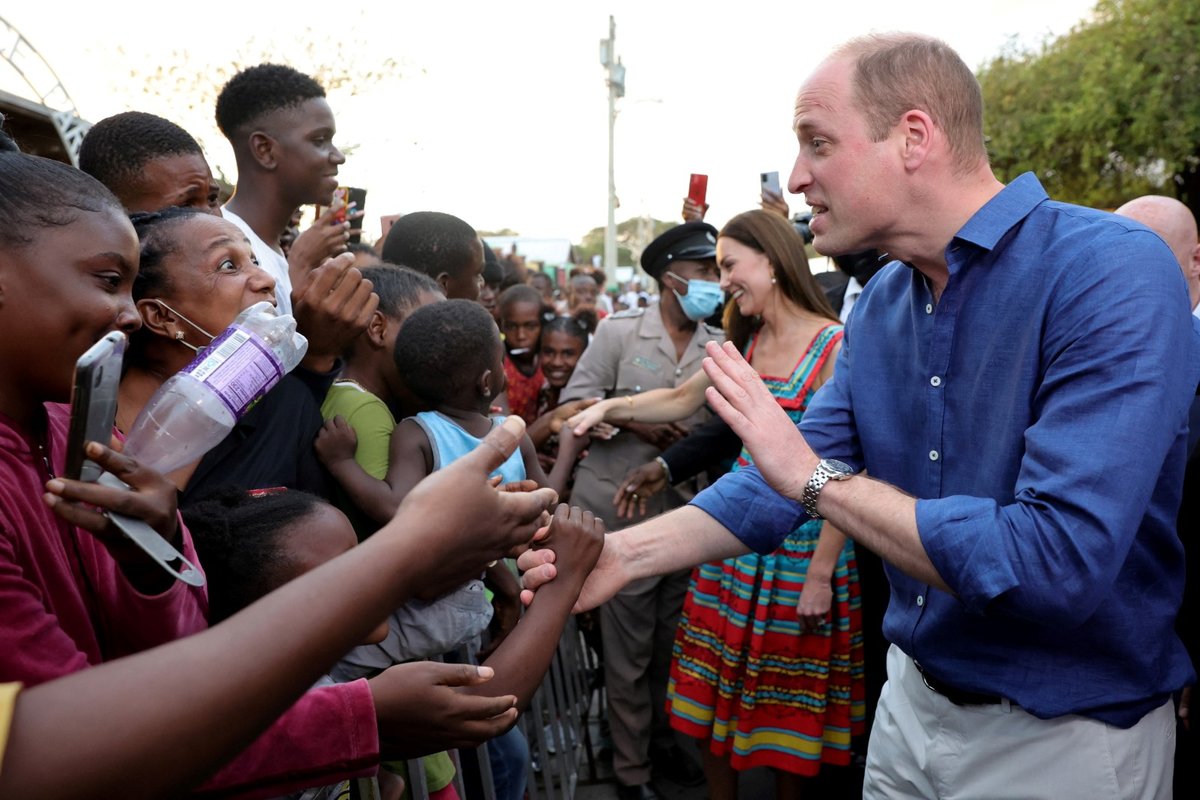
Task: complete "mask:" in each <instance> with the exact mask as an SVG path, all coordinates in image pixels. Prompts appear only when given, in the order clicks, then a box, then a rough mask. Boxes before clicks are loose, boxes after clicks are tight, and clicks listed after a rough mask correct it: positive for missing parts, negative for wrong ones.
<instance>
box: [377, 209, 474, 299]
mask: <svg viewBox="0 0 1200 800" xmlns="http://www.w3.org/2000/svg"><path fill="white" fill-rule="evenodd" d="M483 249H484V248H483V242H482V241H480V239H479V234H477V233H476V232H475V229H474V228H472V227H471V226H470V225H468V224H467V223H465V222H463V221H462V220H461V219H459V218H458V217H456V216H454V215H453V214H443V213H442V212H440V211H415V212H413V213H412V214H405V215H404V216H403V217H401V218H400V219H398V220H396V222H395V224H394V225H392V227H391V228H390V229H389V230H388V234H387V238H386V239H384V242H383V260H384V261H386V262H387V263H389V264H398V265H399V266H402V267H408V268H409V269H415V270H416V271H417V272H424V273H425V274H426V275H428V276H429V277H431V278H433V280H434V281H435V282H436V283H437V284H438V286H440V287H441V289H442V293H443V294H445V295H446V299H447V300H470V301H472V302H475V301H478V300H479V290H480V288H482V286H483Z"/></svg>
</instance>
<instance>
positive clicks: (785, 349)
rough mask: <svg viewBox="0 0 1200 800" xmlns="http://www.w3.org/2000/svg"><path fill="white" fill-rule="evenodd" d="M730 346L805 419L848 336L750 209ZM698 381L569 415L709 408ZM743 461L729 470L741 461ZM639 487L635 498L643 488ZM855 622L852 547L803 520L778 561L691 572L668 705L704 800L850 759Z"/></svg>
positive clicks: (751, 558) (743, 218)
mask: <svg viewBox="0 0 1200 800" xmlns="http://www.w3.org/2000/svg"><path fill="white" fill-rule="evenodd" d="M717 262H718V266H719V267H720V270H721V285H722V288H724V289H725V290H726V291H727V292H729V294H730V296H731V300H730V302H729V304H728V306H727V307H726V310H725V331H726V335H727V336H728V338H729V340H730V341H732V342H733V343H734V344H735V345H736V346H737V347H738V349H739V350H741V351H742V352H744V353H745V354H746V357H747V360H748V361H749V362H750V364H751V366H753V367H754V368H755V370H756V371H757V372H758V373H759V375H761V376H762V377H763V380H764V382H765V383H766V384H767V386H768V387H769V388H770V389H771V392H772V394H774V395H775V397H776V398H777V399H778V401H779V403H780V405H781V406H783V407H784V409H785V410H787V412H788V413H789V415H790V416H791V417H792V418H793V419H795V420H797V421H799V419H800V417H801V415H803V413H804V409H805V408H806V407H807V405H808V402H809V400H810V399H811V398H812V395H813V393H814V392H815V391H816V390H817V389H818V388H819V387H820V386H821V384H822V383H824V381H825V380H827V379H828V378H829V377H830V376H831V375H832V374H833V365H834V361H835V359H836V357H837V352H838V349H839V347H840V345H841V340H842V328H841V326H840V325H839V324H838V320H837V317H836V315H835V314H834V313H833V310H832V309H831V308H830V307H829V304H828V302H827V301H826V300H825V296H824V294H823V293H822V292H821V290H820V288H819V287H818V286H817V283H816V281H815V280H814V279H813V277H812V273H811V272H810V271H809V268H808V261H807V259H806V257H805V254H804V243H803V240H802V239H801V238H800V236H799V234H797V233H796V231H795V230H794V229H793V228H792V226H791V225H790V224H788V223H787V221H786V220H784V219H783V218H782V217H780V216H778V215H776V214H773V213H771V212H767V211H749V212H746V213H744V214H740V215H738V216H736V217H734V218H733V219H732V220H730V221H729V223H728V224H726V226H725V228H724V229H723V230H722V231H721V233H720V236H719V238H718V240H717ZM706 386H707V378H706V377H705V376H704V374H703V373H699V374H698V375H697V376H696V377H695V378H694V379H692V380H689V381H688V382H687V383H685V384H684V385H683V386H681V387H679V388H678V389H675V390H659V391H656V392H647V393H645V394H642V395H638V396H636V397H635V398H634V400H633V401H632V402H629V401H627V402H624V403H621V404H620V405H618V404H616V403H612V404H609V405H605V404H606V403H608V401H603V402H602V403H599V404H597V405H596V406H593V407H592V408H591V409H588V410H586V411H584V412H582V413H581V414H580V415H579V416H578V417H576V418H575V419H572V420H571V424H576V425H578V426H579V427H584V426H585V425H590V424H593V423H594V422H595V421H598V420H599V419H604V420H605V421H608V422H612V423H615V424H619V423H620V422H622V421H627V420H629V419H631V418H632V419H636V420H638V421H639V422H650V421H669V420H670V419H673V418H679V417H682V416H683V415H684V413H690V410H692V408H693V407H694V406H698V405H699V404H700V403H702V402H703V401H704V388H705V387H706ZM748 458H749V454H748V453H746V452H745V451H743V452H742V455H741V457H740V458H739V459H738V463H737V465H736V466H735V467H734V468H735V469H739V468H744V467H745V466H747V465H748V463H749V461H748ZM638 491H642V489H640V488H639V489H638ZM863 695H864V689H863V666H862V622H861V617H860V611H859V591H858V572H857V569H856V566H855V561H854V549H853V545H852V543H851V542H850V541H849V540H848V539H846V537H845V536H844V535H843V534H842V533H841V532H840V531H838V530H836V529H835V528H833V527H832V526H830V525H829V524H828V523H825V524H822V522H821V521H810V522H807V523H805V524H804V525H802V526H801V527H800V528H798V529H797V530H796V531H795V532H793V533H792V535H791V536H789V537H788V539H787V540H786V541H785V542H784V544H783V545H782V546H781V547H780V548H779V549H778V550H776V551H775V552H773V553H770V554H768V555H757V554H750V555H745V556H741V557H738V558H733V559H728V560H726V561H722V562H716V563H711V564H705V565H702V566H701V567H698V568H697V569H696V571H695V572H694V573H693V575H692V581H691V586H690V588H689V591H688V597H687V600H686V602H685V604H684V609H683V617H682V619H681V620H680V624H679V631H678V633H677V635H676V638H675V647H674V657H673V662H672V665H671V680H670V685H669V687H668V694H667V697H668V700H667V708H668V711H669V713H670V717H671V724H672V726H673V727H675V728H676V729H677V730H679V731H681V732H683V733H685V734H688V735H690V736H694V737H696V738H699V739H702V740H704V746H703V747H702V750H703V753H704V768H705V773H706V776H707V777H708V781H709V791H710V797H711V798H713V800H724V799H725V798H733V797H736V794H737V773H738V771H740V770H743V769H749V768H751V767H758V766H769V767H772V768H774V769H775V771H776V792H777V795H778V796H779V797H797V796H799V794H800V791H801V788H802V778H804V777H811V776H814V775H816V774H817V772H818V771H819V770H820V766H821V764H823V763H824V764H836V765H845V764H848V763H849V761H850V738H851V736H852V735H854V734H858V733H860V732H862V727H863V715H864V702H863V700H864V696H863Z"/></svg>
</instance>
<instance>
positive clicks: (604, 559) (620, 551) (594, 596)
mask: <svg viewBox="0 0 1200 800" xmlns="http://www.w3.org/2000/svg"><path fill="white" fill-rule="evenodd" d="M624 541H625V540H624V539H623V538H622V537H621V535H619V534H608V535H607V536H605V537H604V547H603V549H602V550H601V551H600V556H599V558H598V559H597V560H596V563H595V565H594V566H593V567H592V571H591V572H590V573H589V574H588V576H587V580H585V581H584V583H583V588H582V589H581V590H580V592H579V599H578V600H576V601H575V607H574V608H573V609H572V610H573V611H574V613H576V614H578V613H579V612H581V611H587V610H588V609H592V608H595V607H596V606H598V605H600V604H601V603H603V602H604V601H606V600H608V599H609V598H611V597H612V596H613V595H615V594H616V593H617V592H618V591H620V590H621V589H622V588H623V587H624V586H625V584H627V583H629V581H630V575H629V573H628V567H629V563H628V557H627V555H626V554H625V550H624V546H623V545H624ZM557 560H558V555H557V554H556V553H555V552H554V550H553V549H552V546H546V547H539V548H537V549H531V550H528V551H526V552H524V553H522V554H521V557H520V558H518V559H517V567H519V568H520V569H521V571H522V575H521V586H522V589H521V602H522V603H524V604H525V605H529V604H530V603H532V602H533V596H534V593H535V592H537V591H538V589H539V588H541V587H542V586H545V585H546V584H548V583H550V582H551V581H553V580H555V579H556V578H557V577H558V566H557V564H556V563H555V562H556V561H557ZM568 569H569V567H568Z"/></svg>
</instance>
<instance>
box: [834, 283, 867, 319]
mask: <svg viewBox="0 0 1200 800" xmlns="http://www.w3.org/2000/svg"><path fill="white" fill-rule="evenodd" d="M862 293H863V287H862V284H861V283H859V282H858V279H857V278H851V279H850V281H849V282H848V283H847V284H846V293H845V294H844V295H842V313H841V314H839V315H838V316H839V317H841V318H842V324H843V325H844V324H846V320H848V319H849V318H850V311H851V309H853V308H854V304H855V302H857V301H858V296H859V295H860V294H862Z"/></svg>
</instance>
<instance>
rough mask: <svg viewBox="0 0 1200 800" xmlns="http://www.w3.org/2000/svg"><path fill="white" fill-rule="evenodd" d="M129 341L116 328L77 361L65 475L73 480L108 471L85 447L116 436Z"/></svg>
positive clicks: (82, 479) (107, 440)
mask: <svg viewBox="0 0 1200 800" xmlns="http://www.w3.org/2000/svg"><path fill="white" fill-rule="evenodd" d="M125 342H126V339H125V334H123V333H121V332H120V331H113V332H112V333H109V334H107V335H106V336H105V337H104V338H103V339H101V340H100V341H98V342H96V343H95V344H94V345H92V346H91V347H90V348H88V350H87V352H86V353H84V354H83V355H82V356H80V357H79V360H78V361H76V362H75V385H74V386H73V387H72V389H71V425H70V428H69V429H68V432H67V461H66V468H65V470H64V475H65V477H67V478H70V479H71V480H76V481H89V482H94V481H96V480H97V479H98V478H99V477H100V473H102V472H103V471H104V470H103V469H101V468H100V465H99V464H97V463H96V462H94V461H92V460H91V459H89V458H87V456H85V455H84V453H83V448H84V445H85V444H87V443H88V442H99V443H100V444H103V445H107V444H108V443H109V440H111V439H112V429H113V420H114V419H116V416H117V390H118V388H119V386H120V383H121V362H122V361H123V360H124V359H125Z"/></svg>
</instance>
